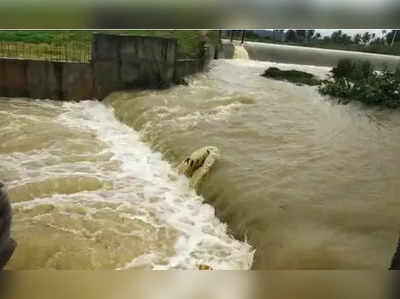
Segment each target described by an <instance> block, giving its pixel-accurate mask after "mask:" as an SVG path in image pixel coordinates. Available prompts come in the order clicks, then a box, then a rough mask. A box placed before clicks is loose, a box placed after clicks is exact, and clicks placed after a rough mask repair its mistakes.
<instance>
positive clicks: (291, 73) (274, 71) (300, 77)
mask: <svg viewBox="0 0 400 299" xmlns="http://www.w3.org/2000/svg"><path fill="white" fill-rule="evenodd" d="M262 76H264V77H267V78H271V79H275V80H283V81H288V82H292V83H295V84H298V85H302V84H306V85H319V84H320V81H319V80H318V79H316V78H315V76H314V75H312V74H309V73H306V72H302V71H296V70H288V71H283V70H280V69H278V68H276V67H270V68H268V69H267V70H266V71H265V72H264V73H263V74H262Z"/></svg>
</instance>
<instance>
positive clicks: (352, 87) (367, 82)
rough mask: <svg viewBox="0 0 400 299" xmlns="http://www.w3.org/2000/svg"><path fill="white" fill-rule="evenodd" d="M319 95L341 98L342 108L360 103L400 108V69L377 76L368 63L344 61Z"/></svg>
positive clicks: (382, 72) (322, 85) (378, 73)
mask: <svg viewBox="0 0 400 299" xmlns="http://www.w3.org/2000/svg"><path fill="white" fill-rule="evenodd" d="M319 92H320V93H321V94H322V95H329V96H331V97H334V98H337V99H338V101H339V103H342V104H347V103H349V102H351V101H358V102H362V103H364V104H366V105H370V106H382V107H386V108H400V68H397V69H396V70H395V71H390V70H388V69H387V68H384V69H383V70H382V71H380V72H377V71H374V69H373V67H372V65H371V63H370V62H368V61H352V60H348V59H343V60H341V61H339V63H338V65H337V66H336V67H335V68H333V69H332V76H331V78H330V79H329V80H324V81H322V84H321V85H320V87H319Z"/></svg>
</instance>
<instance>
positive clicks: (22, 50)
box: [0, 41, 92, 62]
mask: <svg viewBox="0 0 400 299" xmlns="http://www.w3.org/2000/svg"><path fill="white" fill-rule="evenodd" d="M0 58H19V59H32V60H45V61H64V62H90V60H91V58H92V44H91V43H90V42H78V41H71V42H66V43H63V44H34V43H25V42H8V41H0Z"/></svg>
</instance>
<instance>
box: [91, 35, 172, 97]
mask: <svg viewBox="0 0 400 299" xmlns="http://www.w3.org/2000/svg"><path fill="white" fill-rule="evenodd" d="M176 47H177V41H176V40H175V39H171V38H162V37H144V36H129V35H107V34H96V35H95V37H94V44H93V53H92V59H93V69H94V73H95V82H94V90H95V96H96V97H97V98H103V97H105V96H106V95H107V94H108V93H110V92H111V91H114V90H120V89H132V88H165V87H168V86H169V85H171V84H172V83H173V79H174V68H175V59H176Z"/></svg>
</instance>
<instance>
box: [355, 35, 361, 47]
mask: <svg viewBox="0 0 400 299" xmlns="http://www.w3.org/2000/svg"><path fill="white" fill-rule="evenodd" d="M360 42H361V34H360V33H357V34H356V35H354V43H355V44H357V45H358V44H360Z"/></svg>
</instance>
